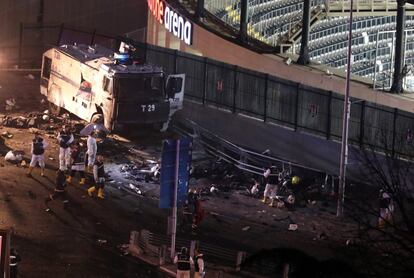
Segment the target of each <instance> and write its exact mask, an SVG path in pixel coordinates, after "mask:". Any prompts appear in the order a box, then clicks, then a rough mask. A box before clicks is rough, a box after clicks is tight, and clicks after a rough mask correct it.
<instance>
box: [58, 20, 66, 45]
mask: <svg viewBox="0 0 414 278" xmlns="http://www.w3.org/2000/svg"><path fill="white" fill-rule="evenodd" d="M64 28H65V25H64V23H62V24H60V29H59V35H58V40H57V42H56V45H57V46H59V45H60V41H61V40H62V34H63V30H64Z"/></svg>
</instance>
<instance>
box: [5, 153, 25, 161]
mask: <svg viewBox="0 0 414 278" xmlns="http://www.w3.org/2000/svg"><path fill="white" fill-rule="evenodd" d="M23 154H24V152H23V151H9V152H8V153H6V155H5V156H4V160H5V161H8V162H10V163H14V164H18V163H21V162H22V160H23Z"/></svg>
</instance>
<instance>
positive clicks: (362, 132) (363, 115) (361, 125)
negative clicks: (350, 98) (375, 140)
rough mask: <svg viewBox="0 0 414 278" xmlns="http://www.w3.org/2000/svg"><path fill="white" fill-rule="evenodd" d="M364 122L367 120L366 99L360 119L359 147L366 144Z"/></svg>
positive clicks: (362, 105) (363, 102)
mask: <svg viewBox="0 0 414 278" xmlns="http://www.w3.org/2000/svg"><path fill="white" fill-rule="evenodd" d="M364 122H365V100H364V101H362V104H361V115H360V119H359V147H360V148H362V146H363V145H364Z"/></svg>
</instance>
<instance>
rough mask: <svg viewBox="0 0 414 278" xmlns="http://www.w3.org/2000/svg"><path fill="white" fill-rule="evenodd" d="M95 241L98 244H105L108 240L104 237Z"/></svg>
mask: <svg viewBox="0 0 414 278" xmlns="http://www.w3.org/2000/svg"><path fill="white" fill-rule="evenodd" d="M96 242H97V243H98V244H106V243H108V241H107V240H106V239H98V240H97V241H96Z"/></svg>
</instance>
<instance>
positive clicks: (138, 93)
mask: <svg viewBox="0 0 414 278" xmlns="http://www.w3.org/2000/svg"><path fill="white" fill-rule="evenodd" d="M115 84H116V85H115V87H116V91H117V92H116V94H117V95H118V97H119V98H121V99H124V100H125V99H134V100H137V99H153V98H163V88H164V83H163V78H162V77H161V76H145V77H144V76H139V77H125V78H118V79H117V81H116V82H115Z"/></svg>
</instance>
